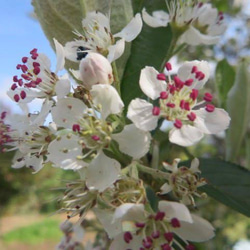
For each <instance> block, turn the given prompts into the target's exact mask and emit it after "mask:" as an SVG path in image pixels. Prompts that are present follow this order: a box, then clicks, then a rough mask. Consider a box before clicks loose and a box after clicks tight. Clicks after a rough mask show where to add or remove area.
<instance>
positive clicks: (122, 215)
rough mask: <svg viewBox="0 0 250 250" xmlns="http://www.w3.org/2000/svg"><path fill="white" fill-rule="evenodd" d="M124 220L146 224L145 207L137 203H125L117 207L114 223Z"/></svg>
mask: <svg viewBox="0 0 250 250" xmlns="http://www.w3.org/2000/svg"><path fill="white" fill-rule="evenodd" d="M117 219H122V221H137V222H144V221H145V220H146V218H145V216H144V205H143V204H135V203H124V204H122V205H121V206H119V207H117V208H116V210H115V213H114V217H113V221H116V220H117Z"/></svg>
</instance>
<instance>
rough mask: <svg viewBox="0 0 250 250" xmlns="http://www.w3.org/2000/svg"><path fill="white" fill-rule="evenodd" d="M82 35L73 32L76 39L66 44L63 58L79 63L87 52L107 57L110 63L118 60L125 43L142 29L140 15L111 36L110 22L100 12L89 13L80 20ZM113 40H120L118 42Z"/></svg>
mask: <svg viewBox="0 0 250 250" xmlns="http://www.w3.org/2000/svg"><path fill="white" fill-rule="evenodd" d="M82 26H83V31H84V34H81V33H79V32H75V34H76V36H77V39H76V40H75V41H71V42H68V43H66V45H65V56H66V58H67V59H69V60H71V61H75V62H77V61H79V60H81V59H82V58H84V57H85V56H86V55H87V53H88V51H93V52H97V53H100V54H102V55H103V56H105V57H107V58H108V60H109V61H110V62H113V61H115V60H116V59H118V58H119V57H120V56H121V55H122V54H123V52H124V48H125V41H126V42H131V41H132V40H134V39H135V38H136V37H137V36H138V34H139V33H140V32H141V29H142V20H141V15H140V14H139V13H138V14H136V15H135V17H134V18H133V19H132V20H131V21H130V22H129V23H128V24H127V26H126V27H124V28H123V29H122V30H121V31H120V32H119V33H117V34H114V35H113V34H112V33H111V29H110V21H109V18H108V17H107V16H105V15H104V14H102V13H101V12H96V11H93V12H89V13H87V15H86V18H85V19H83V20H82ZM115 38H121V39H119V40H118V41H116V40H115Z"/></svg>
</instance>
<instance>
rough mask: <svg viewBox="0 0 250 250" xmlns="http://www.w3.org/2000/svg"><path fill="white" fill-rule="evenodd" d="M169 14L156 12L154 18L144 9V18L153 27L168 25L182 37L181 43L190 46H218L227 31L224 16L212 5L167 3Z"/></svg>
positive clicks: (188, 2)
mask: <svg viewBox="0 0 250 250" xmlns="http://www.w3.org/2000/svg"><path fill="white" fill-rule="evenodd" d="M167 7H168V13H166V12H164V11H162V10H161V11H154V12H153V13H152V16H151V15H149V14H148V13H147V12H146V9H143V11H142V16H143V20H144V22H145V23H146V24H148V25H149V26H151V27H154V28H156V27H166V26H167V25H168V24H170V25H171V27H172V28H173V29H174V30H175V31H176V33H178V35H181V36H180V38H179V43H187V44H190V45H199V44H207V45H211V44H216V43H217V42H218V41H219V38H220V35H221V34H222V33H223V32H224V31H225V29H226V25H225V22H224V16H223V14H222V13H221V12H218V10H217V9H216V8H213V7H212V5H211V4H210V3H201V2H200V3H197V4H194V3H193V1H178V0H176V1H171V2H170V3H167Z"/></svg>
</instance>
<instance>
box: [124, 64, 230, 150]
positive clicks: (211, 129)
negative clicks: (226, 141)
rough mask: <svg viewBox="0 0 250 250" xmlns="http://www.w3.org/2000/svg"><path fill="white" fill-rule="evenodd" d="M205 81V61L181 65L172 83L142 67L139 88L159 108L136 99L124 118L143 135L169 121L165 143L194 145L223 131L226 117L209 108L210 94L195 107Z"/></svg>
mask: <svg viewBox="0 0 250 250" xmlns="http://www.w3.org/2000/svg"><path fill="white" fill-rule="evenodd" d="M208 77H209V67H208V63H207V62H205V61H201V62H200V61H192V62H186V63H184V64H183V65H182V66H181V67H180V69H179V70H178V73H177V76H175V77H174V78H173V80H172V79H171V78H170V76H168V77H166V76H165V75H164V74H159V72H158V71H156V70H155V69H154V68H153V67H145V68H144V69H143V70H142V71H141V76H140V87H141V89H142V91H143V92H144V94H145V95H147V96H148V97H150V98H151V99H152V100H156V99H157V100H158V103H159V104H158V106H153V104H151V103H150V102H147V101H145V100H143V99H139V98H137V99H135V100H132V102H131V103H130V105H129V107H128V114H127V116H128V118H129V119H130V120H132V121H133V123H134V124H135V126H136V127H138V128H140V129H142V130H144V131H150V130H153V129H155V128H156V127H157V122H158V120H159V119H160V118H164V119H166V120H168V121H172V122H173V125H174V126H173V128H172V129H171V130H170V132H169V140H170V141H171V142H172V143H175V144H178V145H181V146H191V145H193V144H195V143H197V142H198V141H199V140H200V139H201V138H202V137H203V135H204V134H217V133H219V132H221V131H223V130H225V129H227V127H228V126H229V122H230V117H229V116H228V114H227V112H226V111H225V110H223V109H219V108H215V107H214V106H213V105H212V104H209V102H211V101H212V95H211V94H210V93H205V95H204V97H203V101H202V102H199V103H197V98H198V94H199V89H200V88H202V87H203V86H204V84H205V83H206V81H207V79H208ZM166 80H167V81H166ZM206 102H207V104H205V103H206ZM201 106H203V107H201Z"/></svg>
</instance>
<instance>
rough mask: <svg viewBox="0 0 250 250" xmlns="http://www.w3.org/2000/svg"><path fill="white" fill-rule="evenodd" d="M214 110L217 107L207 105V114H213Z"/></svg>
mask: <svg viewBox="0 0 250 250" xmlns="http://www.w3.org/2000/svg"><path fill="white" fill-rule="evenodd" d="M214 109H215V107H214V105H212V104H207V105H206V111H207V112H210V113H211V112H213V111H214Z"/></svg>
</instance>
